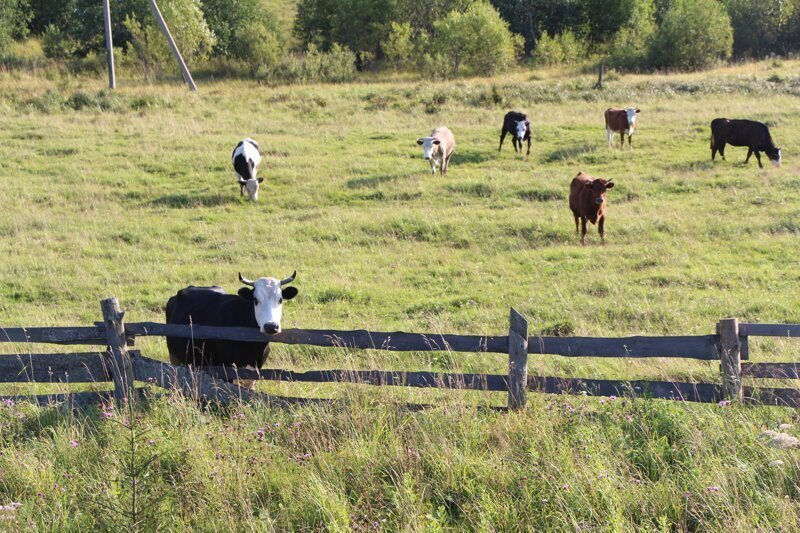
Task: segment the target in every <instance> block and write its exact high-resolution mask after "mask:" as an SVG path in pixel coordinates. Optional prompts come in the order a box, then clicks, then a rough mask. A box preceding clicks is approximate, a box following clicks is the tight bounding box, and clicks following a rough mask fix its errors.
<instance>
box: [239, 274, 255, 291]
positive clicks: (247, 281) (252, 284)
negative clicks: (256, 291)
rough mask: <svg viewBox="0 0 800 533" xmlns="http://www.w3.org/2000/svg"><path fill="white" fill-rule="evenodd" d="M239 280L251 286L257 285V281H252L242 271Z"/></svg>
mask: <svg viewBox="0 0 800 533" xmlns="http://www.w3.org/2000/svg"><path fill="white" fill-rule="evenodd" d="M239 281H241V282H242V283H244V284H245V285H250V286H251V287H255V283H254V282H252V281H250V280H249V279H245V278H244V277H243V276H242V273H241V272H239Z"/></svg>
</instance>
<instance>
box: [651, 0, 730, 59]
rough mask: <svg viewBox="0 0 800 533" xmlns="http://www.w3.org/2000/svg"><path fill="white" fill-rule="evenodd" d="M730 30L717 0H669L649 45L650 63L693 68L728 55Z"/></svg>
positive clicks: (725, 13) (726, 16)
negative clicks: (662, 18)
mask: <svg viewBox="0 0 800 533" xmlns="http://www.w3.org/2000/svg"><path fill="white" fill-rule="evenodd" d="M732 46H733V30H732V29H731V21H730V17H729V16H728V13H727V11H725V8H724V7H723V6H722V4H720V3H719V2H718V1H717V0H673V2H672V3H671V4H670V7H669V9H667V12H666V13H665V14H664V20H663V21H662V23H661V26H660V27H659V28H658V30H657V31H656V34H655V36H654V38H653V43H652V45H651V51H650V57H651V62H652V64H653V66H655V67H658V68H675V69H680V70H696V69H700V68H705V67H708V66H710V65H712V64H713V63H715V62H716V61H719V60H721V59H727V58H729V57H730V56H731V49H732Z"/></svg>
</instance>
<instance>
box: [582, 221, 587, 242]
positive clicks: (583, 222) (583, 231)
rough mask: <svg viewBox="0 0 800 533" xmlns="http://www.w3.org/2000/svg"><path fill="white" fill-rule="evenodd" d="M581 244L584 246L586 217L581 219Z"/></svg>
mask: <svg viewBox="0 0 800 533" xmlns="http://www.w3.org/2000/svg"><path fill="white" fill-rule="evenodd" d="M581 244H586V217H581Z"/></svg>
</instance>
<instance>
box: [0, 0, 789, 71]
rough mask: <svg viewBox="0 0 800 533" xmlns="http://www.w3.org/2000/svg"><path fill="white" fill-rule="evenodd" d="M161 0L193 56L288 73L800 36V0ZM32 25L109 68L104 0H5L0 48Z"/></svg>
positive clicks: (494, 62)
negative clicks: (106, 57)
mask: <svg viewBox="0 0 800 533" xmlns="http://www.w3.org/2000/svg"><path fill="white" fill-rule="evenodd" d="M158 3H159V6H160V9H161V11H162V13H163V15H164V17H165V19H166V20H167V22H168V24H169V26H170V28H171V31H172V33H173V36H174V37H175V40H176V41H177V43H178V46H179V47H180V49H181V51H182V52H183V54H184V56H185V59H186V60H187V62H188V63H189V64H190V65H191V66H192V67H193V68H194V69H198V68H199V69H205V70H208V71H211V72H213V73H217V74H236V75H250V76H255V77H259V78H263V79H276V80H282V81H346V80H348V79H351V78H353V77H354V76H355V75H356V72H357V71H358V70H396V71H408V72H415V73H418V74H420V75H423V76H430V77H434V76H435V77H442V76H463V75H491V74H493V73H495V72H498V71H502V70H505V69H507V68H509V67H511V66H513V65H515V64H518V63H520V62H528V63H535V64H543V65H547V64H563V63H572V62H582V61H603V62H605V63H606V64H608V65H610V66H612V67H616V68H619V69H626V70H636V71H648V70H654V69H675V70H695V69H702V68H705V67H708V66H710V65H712V64H714V63H717V62H719V61H725V60H729V59H742V58H763V57H766V56H770V55H789V54H793V53H796V52H798V50H800V0H426V1H425V2H418V1H416V0H296V1H295V0H159V2H158ZM111 7H112V12H113V19H112V20H113V27H112V32H113V37H114V43H115V47H116V48H115V54H116V55H117V56H118V61H120V62H122V63H124V64H126V65H128V66H130V67H131V68H135V69H138V70H139V71H141V72H142V73H143V74H144V75H145V76H148V77H159V76H161V75H163V74H165V73H168V72H171V71H172V70H173V69H174V68H175V67H174V64H173V62H172V60H171V58H170V53H169V49H168V47H167V44H166V41H165V39H164V37H163V36H162V35H161V33H160V31H159V29H158V27H157V25H156V22H155V19H154V17H153V16H152V13H151V12H150V8H149V5H148V2H147V1H146V0H112V1H111ZM287 13H289V16H288V17H287ZM29 37H34V38H35V40H37V41H38V42H40V43H41V47H42V52H43V54H44V55H45V56H46V57H48V58H51V59H53V60H56V61H61V62H62V63H63V64H66V65H69V66H72V68H76V69H90V70H91V69H95V70H102V69H103V68H104V67H103V65H104V61H103V60H102V57H103V54H104V35H103V24H102V5H101V2H100V1H99V0H3V1H2V2H1V3H0V58H4V59H3V60H4V61H5V62H6V63H7V64H8V63H9V62H11V63H13V58H14V51H15V50H17V51H18V50H19V48H20V46H21V45H20V44H19V43H20V42H31V41H30V40H27V41H24V40H25V39H28V38H29Z"/></svg>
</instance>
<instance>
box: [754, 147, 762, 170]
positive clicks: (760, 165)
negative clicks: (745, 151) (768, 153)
mask: <svg viewBox="0 0 800 533" xmlns="http://www.w3.org/2000/svg"><path fill="white" fill-rule="evenodd" d="M755 154H756V161H758V168H764V165H762V164H761V152H759V151H758V150H756V151H755Z"/></svg>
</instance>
